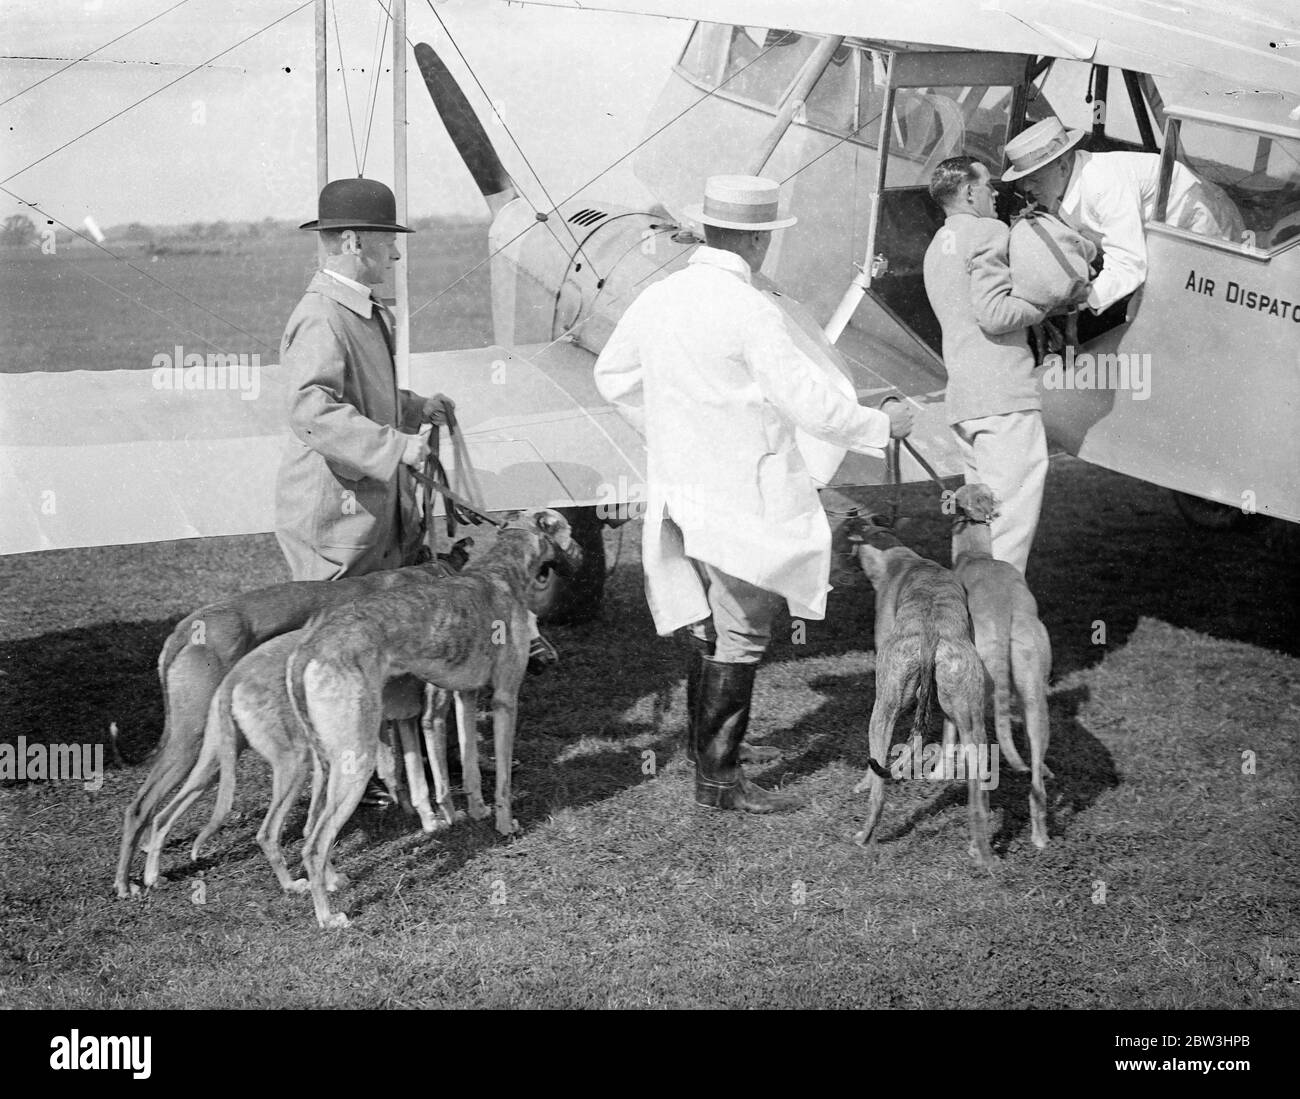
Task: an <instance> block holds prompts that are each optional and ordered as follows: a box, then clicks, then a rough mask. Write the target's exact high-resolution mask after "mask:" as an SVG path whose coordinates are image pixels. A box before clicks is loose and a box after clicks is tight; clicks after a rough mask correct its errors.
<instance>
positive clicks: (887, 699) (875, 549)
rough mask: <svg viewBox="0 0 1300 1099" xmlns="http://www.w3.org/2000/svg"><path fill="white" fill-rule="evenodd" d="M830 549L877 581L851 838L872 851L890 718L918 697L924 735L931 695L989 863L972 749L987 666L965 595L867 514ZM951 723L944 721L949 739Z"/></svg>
mask: <svg viewBox="0 0 1300 1099" xmlns="http://www.w3.org/2000/svg"><path fill="white" fill-rule="evenodd" d="M835 537H836V549H838V550H839V551H840V552H841V553H847V554H849V555H850V556H852V557H853V558H855V559H856V560H857V563H858V565H859V566H860V567H861V569H862V571H863V572H864V573H866V574H867V577H868V579H869V580H870V581H871V584H872V587H874V588H875V589H876V701H875V704H874V705H873V706H872V708H871V724H870V732H869V751H870V753H871V754H870V759H869V762H870V769H869V770H868V772H867V776H866V777H865V778H864V779H863V780H862V781H861V782H860V783H858V785H857V786H856V787H855V788H854V793H861V792H862V791H863V790H867V791H868V798H867V814H866V823H865V826H864V827H863V829H862V831H860V832H858V833H857V835H855V836H854V837H853V842H854V843H857V844H858V845H860V846H864V847H868V848H869V849H870V850H871V851H872V853H873V854H874V851H875V845H876V834H875V829H876V825H877V824H878V823H879V820H880V814H881V811H882V810H883V809H884V807H885V778H886V777H887V775H888V772H887V771H886V769H885V757H886V753H887V751H888V749H889V744H890V740H891V739H892V738H893V733H894V723H895V721H896V720H897V718H898V715H899V712H900V711H901V710H902V709H903V706H904V705H905V704H906V702H907V700H908V699H909V698H911V697H912V696H913V695H915V696H916V699H917V707H916V717H915V718H914V720H913V727H912V731H913V737H914V739H919V737H920V735H921V734H922V733H923V731H924V728H925V725H926V722H927V719H928V716H929V708H930V702H931V699H932V698H933V697H934V696H936V695H937V697H938V701H939V705H940V707H941V708H942V709H943V713H944V717H945V719H946V722H947V723H949V724H951V725H955V726H956V729H957V732H958V733H960V734H961V740H962V745H963V747H964V748H965V750H966V752H967V764H968V766H967V778H966V782H967V792H968V798H969V809H968V816H969V819H970V853H971V857H972V858H974V859H975V861H976V862H977V863H978V864H979V865H980V866H983V867H986V868H989V867H991V866H992V865H993V861H994V860H993V851H992V849H991V848H990V847H989V806H988V793H987V791H986V790H985V789H984V788H983V786H982V785H981V782H980V778H979V776H978V775H977V774H976V768H975V767H974V766H973V765H972V763H973V759H974V757H975V756H976V755H977V753H979V752H980V749H981V748H982V746H983V745H984V743H985V739H984V668H983V666H982V665H981V664H980V658H979V653H978V652H976V651H975V646H974V645H973V644H972V643H971V629H970V617H969V616H968V615H967V613H966V593H965V592H964V591H962V587H961V584H960V583H958V581H957V578H956V577H955V576H954V575H953V574H952V573H951V572H949V571H948V570H947V569H945V568H943V567H942V566H941V565H938V564H936V563H935V562H933V561H929V560H927V559H926V558H924V557H921V556H919V555H917V554H916V553H913V552H912V551H911V550H910V549H908V548H907V547H906V546H904V545H902V544H901V543H900V542H899V541H898V539H897V538H896V537H895V536H894V535H893V533H892V532H891V531H888V530H886V529H885V528H883V527H881V526H878V525H876V524H875V523H873V522H872V521H871V520H870V519H869V518H865V517H863V518H859V517H854V518H850V519H848V520H846V521H845V522H844V523H843V524H842V525H841V526H840V529H839V530H838V531H837V532H836V536H835ZM947 729H948V724H945V740H946V739H947Z"/></svg>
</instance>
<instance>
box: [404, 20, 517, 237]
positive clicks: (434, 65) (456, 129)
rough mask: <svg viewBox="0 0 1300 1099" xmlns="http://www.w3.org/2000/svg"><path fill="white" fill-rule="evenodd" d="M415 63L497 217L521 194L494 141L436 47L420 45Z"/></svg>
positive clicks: (463, 157) (453, 138)
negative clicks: (435, 49)
mask: <svg viewBox="0 0 1300 1099" xmlns="http://www.w3.org/2000/svg"><path fill="white" fill-rule="evenodd" d="M415 61H416V64H417V65H419V66H420V75H421V76H422V77H424V86H425V87H426V88H427V89H428V90H429V98H430V99H432V100H433V105H434V107H435V108H437V111H438V115H439V117H441V118H442V124H443V125H444V126H446V127H447V133H448V134H449V135H450V136H451V140H452V141H453V142H454V143H455V145H456V150H457V151H458V152H459V153H460V157H461V159H462V160H463V161H464V162H465V167H466V168H468V169H469V172H470V175H472V176H473V177H474V182H475V183H476V184H477V185H478V189H479V191H480V192H482V195H483V198H484V199H485V200H486V202H487V204H488V209H489V210H491V211H492V216H493V217H495V216H496V214H497V212H498V211H499V210H500V209H501V207H503V206H504V205H506V203H508V202H510V201H511V199H513V198H515V197H516V195H517V194H518V192H517V191H516V190H515V185H514V182H513V181H512V180H511V178H510V175H509V173H508V172H506V169H505V166H504V165H503V164H502V163H501V158H500V157H499V156H497V152H496V150H495V149H494V148H493V147H492V141H491V139H490V138H489V137H488V135H487V131H486V130H484V129H483V123H481V122H480V121H479V119H478V115H476V114H475V113H474V108H473V107H471V106H470V105H469V100H468V99H466V98H465V93H464V92H463V91H461V88H460V85H459V84H457V83H456V78H455V77H453V76H452V75H451V73H450V72H449V71H448V69H447V66H446V65H444V64H443V63H442V59H441V58H440V57H439V56H438V55H437V54H436V53H434V50H433V47H432V46H430V45H429V44H428V43H427V42H419V43H417V44H416V46H415Z"/></svg>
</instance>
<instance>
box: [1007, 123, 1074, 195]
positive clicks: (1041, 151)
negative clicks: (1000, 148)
mask: <svg viewBox="0 0 1300 1099" xmlns="http://www.w3.org/2000/svg"><path fill="white" fill-rule="evenodd" d="M1086 136H1087V133H1086V131H1084V130H1067V129H1066V128H1065V127H1064V126H1062V125H1061V120H1060V119H1059V118H1056V117H1055V116H1053V117H1052V118H1045V119H1043V120H1042V121H1041V122H1035V123H1034V124H1033V125H1032V126H1030V127H1029V129H1027V130H1022V131H1021V132H1020V133H1018V134H1017V135H1016V136H1015V137H1013V138H1012V139H1011V140H1010V141H1008V142H1007V148H1006V154H1007V159H1008V160H1009V161H1011V167H1010V168H1008V169H1007V170H1006V171H1005V172H1003V173H1002V181H1003V182H1004V183H1010V182H1011V181H1012V180H1016V179H1020V178H1022V177H1024V176H1027V175H1030V174H1031V173H1033V172H1036V171H1038V169H1039V168H1041V167H1043V166H1044V165H1045V164H1050V163H1051V162H1052V161H1053V160H1055V159H1056V158H1057V157H1058V156H1060V155H1061V154H1062V153H1066V152H1068V151H1069V150H1071V149H1073V148H1074V147H1075V146H1076V145H1078V144H1079V142H1080V141H1082V140H1083V139H1084V138H1085V137H1086Z"/></svg>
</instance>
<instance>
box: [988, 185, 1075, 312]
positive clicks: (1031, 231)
mask: <svg viewBox="0 0 1300 1099" xmlns="http://www.w3.org/2000/svg"><path fill="white" fill-rule="evenodd" d="M1007 252H1008V261H1009V263H1010V266H1011V282H1012V288H1013V293H1014V294H1015V295H1016V297H1018V298H1022V299H1024V300H1025V301H1027V302H1030V303H1032V304H1033V305H1036V306H1038V307H1039V308H1040V309H1045V310H1047V311H1048V312H1049V313H1050V312H1052V311H1053V310H1055V309H1058V308H1060V307H1061V306H1064V305H1068V304H1069V303H1070V302H1071V300H1072V299H1073V298H1074V296H1075V294H1076V293H1077V292H1078V289H1079V287H1080V286H1081V285H1085V284H1087V282H1088V281H1089V279H1090V276H1091V270H1090V264H1091V262H1092V260H1093V258H1094V257H1095V256H1096V255H1097V246H1096V245H1095V244H1093V243H1092V241H1090V240H1088V238H1087V237H1085V236H1083V235H1082V234H1081V233H1079V232H1078V231H1077V230H1075V229H1072V228H1070V226H1068V225H1067V224H1066V223H1065V222H1063V221H1062V220H1061V219H1060V218H1058V217H1056V216H1054V215H1052V214H1049V213H1047V212H1046V211H1043V210H1034V209H1030V210H1027V211H1026V212H1025V213H1024V214H1022V215H1021V216H1020V217H1019V218H1017V219H1016V220H1015V221H1014V222H1013V223H1012V225H1011V239H1010V243H1009V245H1008V250H1007Z"/></svg>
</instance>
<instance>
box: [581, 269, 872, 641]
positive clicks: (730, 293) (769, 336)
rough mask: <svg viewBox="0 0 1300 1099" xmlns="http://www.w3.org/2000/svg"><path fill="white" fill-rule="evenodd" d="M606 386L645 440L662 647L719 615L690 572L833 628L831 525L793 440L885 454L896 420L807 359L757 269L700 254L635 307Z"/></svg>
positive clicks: (654, 604) (648, 525) (600, 382)
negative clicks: (777, 601)
mask: <svg viewBox="0 0 1300 1099" xmlns="http://www.w3.org/2000/svg"><path fill="white" fill-rule="evenodd" d="M595 377H596V385H597V388H598V389H599V390H600V393H601V396H603V397H604V398H605V400H607V401H609V402H610V403H611V404H612V405H614V406H615V407H616V408H617V409H618V410H619V412H620V413H621V414H622V415H623V416H624V418H626V419H627V420H628V421H629V422H630V423H631V424H632V425H633V426H634V427H636V428H637V429H638V430H639V431H641V432H642V434H643V435H644V436H645V440H646V471H647V479H648V484H647V486H646V498H647V510H646V515H645V527H644V533H643V536H642V567H643V568H644V570H645V579H646V598H647V600H648V602H649V604H650V610H651V613H652V614H653V615H654V620H655V627H656V629H657V630H658V631H659V633H661V634H669V633H671V632H672V631H673V630H675V629H678V628H679V627H681V626H685V625H689V624H690V623H693V622H698V621H700V620H701V619H704V618H707V617H708V615H709V606H708V602H707V601H706V599H705V597H704V590H703V588H702V586H701V584H700V581H699V579H698V577H697V575H696V573H695V570H694V567H693V566H692V565H691V560H696V561H703V562H706V563H707V564H710V565H713V566H714V567H715V568H718V569H721V570H722V571H723V572H725V573H728V574H729V575H731V576H735V577H737V578H739V579H741V580H744V581H746V582H748V583H750V584H754V585H756V586H758V587H760V588H763V589H765V590H767V591H771V592H774V593H776V594H778V595H780V596H782V597H784V598H785V600H786V602H787V605H788V606H789V609H790V613H791V614H792V615H795V616H796V617H800V618H812V619H819V618H824V617H825V614H826V593H827V592H828V591H829V590H830V587H829V585H828V584H827V579H828V577H829V575H830V542H831V537H830V527H829V525H828V523H827V521H826V513H825V512H824V511H823V510H822V507H821V502H820V500H819V499H818V496H817V491H816V489H815V488H814V487H813V482H812V480H811V478H810V476H809V473H808V470H807V467H806V466H805V464H804V460H803V457H802V456H801V454H800V452H799V448H798V446H797V444H796V436H795V428H796V426H798V427H800V428H802V429H803V430H804V431H806V432H807V433H808V434H810V435H812V436H815V437H816V438H819V439H824V440H826V441H827V442H831V443H835V444H837V445H839V446H842V447H844V448H846V449H849V450H856V451H863V452H868V453H878V452H879V451H880V450H881V449H882V448H883V447H884V446H885V445H886V444H887V443H888V441H889V417H888V416H886V415H885V414H884V413H883V412H879V411H877V410H875V409H870V408H863V407H862V406H860V405H859V404H858V403H857V402H856V400H854V399H853V398H852V397H850V396H847V395H846V394H845V393H844V392H843V391H842V390H840V389H838V388H836V386H835V385H833V384H832V383H831V382H830V381H829V380H828V378H827V376H826V375H825V374H824V373H823V372H822V370H821V368H820V367H819V366H818V365H816V364H815V363H813V362H812V361H811V360H810V359H809V358H808V357H807V356H806V355H805V354H804V353H803V352H802V351H800V350H799V349H798V348H797V347H796V345H795V343H794V342H793V340H792V339H791V337H790V335H789V332H788V331H787V329H786V327H785V323H784V321H783V319H782V314H781V311H780V309H779V308H778V307H777V306H776V305H775V304H774V303H773V302H772V301H771V299H769V298H768V297H767V296H766V295H765V294H764V293H763V292H762V291H760V290H758V289H756V288H755V287H754V286H753V285H752V284H751V276H750V270H749V266H748V264H746V263H745V261H744V260H743V259H741V258H740V257H739V256H737V255H735V254H734V253H732V252H726V251H722V250H719V249H714V248H709V247H707V246H701V247H700V248H698V249H696V251H695V252H694V253H693V254H692V255H691V258H690V262H689V263H688V265H687V266H686V267H685V268H684V269H683V270H681V271H677V272H675V273H674V274H672V275H670V276H668V278H666V279H664V280H663V281H662V282H658V283H655V284H654V285H652V286H650V287H649V288H647V289H646V290H645V291H644V292H643V293H642V294H641V296H640V297H638V298H637V299H636V301H634V302H633V303H632V305H631V306H630V307H629V308H628V310H627V312H626V313H625V314H624V315H623V317H622V318H621V319H620V320H619V322H618V326H617V327H616V328H615V330H614V332H613V334H612V335H611V336H610V339H609V342H608V343H607V344H606V345H605V348H604V350H603V351H602V352H601V355H600V358H599V359H598V360H597V362H596V367H595ZM666 518H670V519H671V520H672V523H673V524H674V525H675V527H676V528H678V529H680V532H681V538H680V539H679V538H677V537H676V531H675V530H674V527H673V525H667V524H665V522H664V520H665V519H666Z"/></svg>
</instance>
